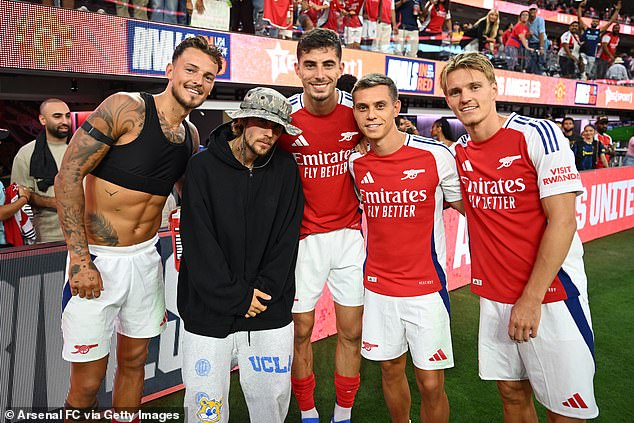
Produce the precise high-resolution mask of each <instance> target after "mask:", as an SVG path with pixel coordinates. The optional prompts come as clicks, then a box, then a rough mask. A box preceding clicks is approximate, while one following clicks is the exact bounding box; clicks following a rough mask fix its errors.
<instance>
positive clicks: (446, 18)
mask: <svg viewBox="0 0 634 423" xmlns="http://www.w3.org/2000/svg"><path fill="white" fill-rule="evenodd" d="M449 2H450V0H429V1H428V2H427V3H426V4H425V7H423V9H422V10H421V14H420V18H421V19H423V27H424V29H423V31H421V33H420V35H421V36H422V37H432V36H433V37H434V39H433V40H431V39H429V38H422V39H421V40H422V42H424V43H426V44H434V45H440V44H441V43H442V34H443V24H444V25H445V29H446V32H447V33H449V32H451V13H450V12H449Z"/></svg>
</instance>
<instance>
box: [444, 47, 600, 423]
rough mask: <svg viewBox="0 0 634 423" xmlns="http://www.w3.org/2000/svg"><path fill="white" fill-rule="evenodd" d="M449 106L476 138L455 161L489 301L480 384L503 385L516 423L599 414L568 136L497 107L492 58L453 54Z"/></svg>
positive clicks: (461, 147)
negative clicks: (538, 409)
mask: <svg viewBox="0 0 634 423" xmlns="http://www.w3.org/2000/svg"><path fill="white" fill-rule="evenodd" d="M441 86H442V88H443V91H444V93H445V99H446V101H447V104H448V105H449V107H450V108H451V110H452V111H453V112H454V113H455V115H456V117H457V118H458V119H459V120H460V121H461V122H462V124H463V125H464V126H465V128H466V130H467V134H466V135H464V136H463V137H461V138H460V139H459V140H458V141H457V142H456V160H457V163H458V173H459V175H460V183H461V188H462V197H463V201H464V206H465V211H466V216H467V222H468V227H469V239H470V246H471V261H472V264H471V276H472V282H471V289H472V291H473V292H475V293H476V294H478V295H479V296H480V297H481V298H480V333H479V340H478V344H479V345H478V354H479V357H478V358H479V370H480V377H481V378H482V379H485V380H496V381H497V385H498V389H499V391H500V396H501V398H502V402H503V405H504V416H505V421H507V422H511V421H513V422H515V421H522V422H537V416H536V413H535V408H534V406H533V401H532V393H533V392H534V393H535V397H536V398H537V400H538V401H539V402H540V403H542V404H543V405H544V406H545V407H546V409H547V411H548V421H550V422H572V421H584V420H585V419H588V418H594V417H596V416H597V415H598V414H599V410H598V408H597V404H596V401H595V398H594V389H593V378H594V371H595V365H594V335H593V333H592V325H591V320H590V309H589V306H588V296H587V292H586V290H587V280H586V276H585V272H584V268H583V247H582V245H581V241H580V240H579V236H578V235H577V222H576V219H575V198H576V195H578V194H580V193H581V192H582V191H583V186H582V185H581V181H580V178H579V174H578V172H577V170H576V168H575V163H574V156H573V153H572V151H571V150H570V147H569V143H568V140H567V139H566V138H565V137H564V135H563V133H562V132H561V131H560V130H558V128H557V127H556V126H555V125H554V123H552V122H550V121H547V120H542V119H533V118H529V117H524V116H520V115H517V114H511V115H510V116H500V115H498V113H497V111H496V103H495V101H496V96H497V84H496V80H495V74H494V70H493V66H492V64H491V62H490V61H489V60H488V59H487V58H486V57H485V56H483V55H481V54H479V53H463V54H459V55H457V56H455V57H454V58H452V59H451V60H450V61H449V62H448V63H447V65H446V67H445V68H444V70H443V72H442V74H441Z"/></svg>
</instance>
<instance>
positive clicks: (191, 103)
mask: <svg viewBox="0 0 634 423" xmlns="http://www.w3.org/2000/svg"><path fill="white" fill-rule="evenodd" d="M184 89H185V88H183V90H184ZM172 96H173V97H174V98H175V99H176V101H177V102H178V104H180V105H181V106H182V107H183V108H184V109H188V110H193V109H195V108H196V107H198V106H200V105H201V104H203V103H204V102H205V99H206V98H204V97H203V98H202V99H200V100H198V99H188V98H186V97H185V96H184V95H181V93H180V92H179V91H178V90H177V89H176V87H175V86H174V85H172Z"/></svg>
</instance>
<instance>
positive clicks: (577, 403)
mask: <svg viewBox="0 0 634 423" xmlns="http://www.w3.org/2000/svg"><path fill="white" fill-rule="evenodd" d="M562 404H563V405H564V407H571V408H588V405H587V404H586V403H585V402H584V401H583V398H581V395H579V392H577V393H576V394H574V395H573V396H572V397H570V398H568V401H564V402H562Z"/></svg>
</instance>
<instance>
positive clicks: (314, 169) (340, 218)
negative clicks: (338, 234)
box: [278, 90, 361, 237]
mask: <svg viewBox="0 0 634 423" xmlns="http://www.w3.org/2000/svg"><path fill="white" fill-rule="evenodd" d="M337 95H338V102H337V106H336V108H335V110H334V111H333V112H332V113H330V114H328V115H324V116H316V115H313V114H311V113H309V112H308V110H306V109H305V108H304V104H303V94H296V95H294V96H292V97H291V98H289V101H290V102H291V105H292V106H293V112H292V114H291V116H292V118H293V125H295V126H298V127H299V128H301V129H302V131H303V132H302V134H301V135H299V136H296V137H292V136H290V135H288V134H283V135H282V136H281V137H280V139H279V140H278V143H279V145H280V146H281V147H282V148H283V149H284V150H286V151H288V152H289V153H291V154H292V155H293V157H294V158H295V160H296V161H297V165H298V166H299V173H300V175H301V178H302V186H303V187H304V197H305V202H304V218H303V220H302V228H301V236H302V237H305V236H307V235H310V234H315V233H324V232H330V231H334V230H338V229H343V228H352V229H361V215H360V212H359V201H358V200H357V197H356V195H355V192H354V183H353V182H352V178H351V177H350V173H349V172H348V159H349V158H350V155H351V154H352V148H353V147H354V146H356V145H357V144H358V142H359V139H360V138H361V132H360V131H359V127H358V126H357V123H356V121H355V120H354V116H353V115H352V97H351V96H350V94H348V93H346V92H344V91H339V90H337Z"/></svg>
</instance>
